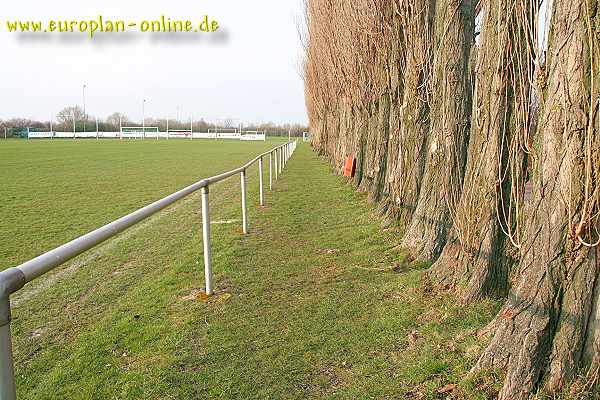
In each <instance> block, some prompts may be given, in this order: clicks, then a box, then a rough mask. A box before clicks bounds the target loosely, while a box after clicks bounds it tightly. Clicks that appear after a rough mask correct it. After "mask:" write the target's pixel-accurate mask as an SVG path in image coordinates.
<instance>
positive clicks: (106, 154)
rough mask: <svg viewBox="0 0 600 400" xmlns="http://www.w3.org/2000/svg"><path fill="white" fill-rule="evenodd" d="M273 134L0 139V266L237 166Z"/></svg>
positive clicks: (270, 144) (262, 147) (269, 144)
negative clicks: (239, 138)
mask: <svg viewBox="0 0 600 400" xmlns="http://www.w3.org/2000/svg"><path fill="white" fill-rule="evenodd" d="M276 143H277V142H272V141H269V142H245V143H240V142H236V141H210V140H207V141H194V142H189V141H181V140H170V141H166V140H164V141H159V142H155V141H150V140H148V141H141V140H140V141H129V140H125V141H116V140H115V141H100V142H98V141H96V140H77V141H72V140H55V141H47V140H46V141H34V140H31V141H23V140H10V141H2V142H0V198H1V199H2V203H1V204H0V221H2V224H0V238H1V239H0V269H4V268H6V267H9V266H13V265H15V264H18V263H20V262H23V261H26V260H28V259H29V258H32V257H34V256H36V255H38V254H40V253H43V252H44V251H47V250H49V249H51V248H52V247H55V246H58V245H60V244H62V243H64V242H66V241H68V240H70V239H73V238H75V237H77V236H79V235H81V234H84V233H86V232H88V231H89V230H91V229H93V228H96V227H98V226H101V225H103V224H105V223H107V222H110V221H112V220H114V219H116V218H118V217H120V216H122V215H124V214H126V213H128V212H131V211H134V210H136V209H138V208H140V207H142V206H144V205H146V204H147V203H150V202H152V201H154V200H157V199H159V198H161V197H164V196H165V195H167V194H170V193H172V192H174V191H175V190H177V189H180V188H182V187H184V186H187V185H189V184H191V183H193V182H195V181H197V180H199V179H201V178H205V177H208V176H211V175H213V174H215V173H217V172H221V171H225V170H227V169H231V168H234V167H238V166H240V165H241V164H243V163H244V162H246V161H248V160H249V159H251V158H253V157H254V156H255V155H256V154H259V153H261V152H263V151H265V150H267V149H269V148H271V147H274V146H275V145H276Z"/></svg>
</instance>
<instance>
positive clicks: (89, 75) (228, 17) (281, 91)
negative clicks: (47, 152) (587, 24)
mask: <svg viewBox="0 0 600 400" xmlns="http://www.w3.org/2000/svg"><path fill="white" fill-rule="evenodd" d="M4 3H5V4H3V5H2V13H1V14H0V49H2V56H1V58H2V62H1V63H0V72H1V75H0V76H1V82H2V84H1V86H2V87H0V118H1V119H6V118H10V117H26V118H35V119H43V120H49V119H50V118H51V117H53V116H55V115H56V113H57V112H58V111H59V110H60V109H61V108H63V107H64V106H66V105H75V104H77V105H81V104H82V103H83V99H82V97H83V94H82V86H83V84H86V85H87V89H86V106H87V107H86V108H87V112H88V113H89V114H90V115H93V116H99V117H101V118H104V117H106V116H107V115H108V114H110V113H112V112H114V111H121V112H124V113H125V114H127V115H128V116H129V117H130V118H131V119H134V120H141V115H142V99H143V98H147V99H148V101H147V103H146V116H156V117H166V116H170V117H171V118H174V117H175V114H176V108H177V107H178V106H179V108H180V110H181V111H180V115H181V119H184V116H185V119H187V118H189V115H190V113H193V115H194V118H196V119H199V118H205V119H209V120H212V121H215V120H218V119H220V118H240V119H241V120H242V121H245V122H267V121H273V122H301V123H304V122H306V120H307V117H306V110H305V105H304V92H303V83H302V79H301V77H300V74H299V70H300V68H299V65H300V62H301V57H302V48H301V44H300V40H299V38H298V33H297V21H298V20H299V19H301V16H302V0H255V1H248V0H195V1H193V0H169V1H165V0H144V1H141V0H93V1H92V0H88V1H81V0H53V1H40V0H19V1H5V2H4ZM161 14H164V15H165V16H168V17H171V18H172V19H176V18H181V19H190V20H192V21H200V20H201V19H202V17H203V16H204V15H205V14H208V15H209V16H210V17H211V18H214V19H216V20H218V22H219V24H220V26H221V29H220V30H219V34H217V35H214V36H211V34H209V35H206V34H200V33H196V34H194V33H187V34H180V35H173V34H148V33H133V34H129V33H126V34H124V35H123V34H103V35H102V36H96V37H95V38H94V39H89V38H87V37H86V36H85V35H84V34H80V33H67V34H65V33H51V34H50V33H47V34H44V33H41V34H40V33H37V34H34V33H31V34H28V35H27V34H15V33H8V32H7V27H6V20H14V19H21V20H26V19H34V20H41V21H45V22H46V21H49V20H51V19H56V20H58V19H60V20H65V19H66V20H70V19H73V18H78V19H89V18H96V17H97V16H98V15H102V16H103V17H104V18H105V19H109V18H110V19H115V20H116V19H123V20H125V21H128V20H133V21H140V20H142V19H149V20H150V19H156V18H158V17H160V15H161Z"/></svg>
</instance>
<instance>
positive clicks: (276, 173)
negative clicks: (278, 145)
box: [273, 149, 279, 180]
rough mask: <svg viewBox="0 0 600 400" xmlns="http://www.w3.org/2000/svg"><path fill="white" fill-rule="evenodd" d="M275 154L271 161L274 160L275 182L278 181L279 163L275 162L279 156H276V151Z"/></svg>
mask: <svg viewBox="0 0 600 400" xmlns="http://www.w3.org/2000/svg"><path fill="white" fill-rule="evenodd" d="M274 151H275V154H274V155H273V159H274V160H275V180H278V179H279V162H278V160H277V157H279V155H278V154H277V149H275V150H274Z"/></svg>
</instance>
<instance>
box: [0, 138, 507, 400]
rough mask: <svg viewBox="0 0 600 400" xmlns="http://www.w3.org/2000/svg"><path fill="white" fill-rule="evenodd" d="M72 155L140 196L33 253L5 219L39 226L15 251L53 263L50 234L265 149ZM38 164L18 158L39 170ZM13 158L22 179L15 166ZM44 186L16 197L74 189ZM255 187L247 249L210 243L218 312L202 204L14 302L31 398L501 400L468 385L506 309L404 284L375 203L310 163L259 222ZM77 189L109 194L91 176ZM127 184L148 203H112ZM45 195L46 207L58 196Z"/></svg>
mask: <svg viewBox="0 0 600 400" xmlns="http://www.w3.org/2000/svg"><path fill="white" fill-rule="evenodd" d="M202 143H204V142H202ZM55 144H57V143H51V144H49V143H45V144H44V143H39V144H35V145H34V146H39V147H38V148H37V150H36V152H37V154H38V156H37V157H46V158H48V159H53V157H52V156H51V155H50V154H53V153H54V151H55V150H54V149H53V148H52V147H51V146H54V145H55ZM81 144H83V143H81ZM20 145H22V144H20V143H19V144H11V146H20ZM60 145H61V146H67V147H66V148H65V149H64V150H62V151H63V153H62V156H61V157H58V156H56V159H58V158H61V159H63V160H64V159H68V161H63V162H65V163H67V164H69V165H71V166H75V165H77V164H79V165H80V168H77V167H75V168H74V169H77V170H79V169H83V165H84V164H85V163H86V162H87V160H88V159H89V158H94V159H96V158H97V157H98V154H103V157H99V158H102V159H104V158H106V160H107V161H102V162H100V161H98V162H92V163H91V164H92V165H95V164H100V163H102V164H103V165H104V167H103V168H98V169H97V170H96V171H100V170H103V171H104V172H105V173H107V174H109V175H112V176H114V175H115V174H116V171H120V170H122V168H120V162H113V161H110V160H111V159H114V157H117V158H119V157H120V160H122V162H123V163H125V162H129V165H131V166H132V169H133V170H134V171H136V172H135V174H136V175H135V177H136V179H132V180H128V183H126V185H130V186H129V188H127V187H122V186H121V185H122V184H123V183H122V182H114V181H113V183H112V185H111V184H110V183H107V182H105V183H104V185H105V186H104V187H105V191H106V193H107V194H106V197H104V199H111V198H116V197H117V196H120V197H119V199H120V201H117V202H115V203H116V204H118V205H119V207H123V208H119V209H118V210H117V209H115V208H114V207H116V205H113V203H112V202H106V201H103V202H98V201H90V202H89V203H87V204H89V205H90V209H91V210H92V211H89V209H88V210H87V212H88V213H87V214H78V216H77V217H75V216H73V215H72V214H70V213H65V214H60V215H59V213H60V212H61V211H57V210H55V211H53V212H52V213H51V214H49V215H48V217H49V218H54V219H53V221H54V223H55V224H58V226H54V227H52V228H47V229H49V230H50V231H53V232H55V235H54V236H46V234H44V236H43V237H39V236H38V234H36V233H35V232H36V230H35V229H31V227H32V225H35V224H36V222H35V218H31V217H30V216H29V215H28V214H27V213H24V214H25V215H26V216H23V217H22V216H21V215H15V216H11V218H13V222H12V224H14V223H15V222H14V221H20V220H21V218H23V219H24V221H29V222H27V223H23V224H21V223H20V222H19V223H16V225H17V226H11V227H10V229H11V230H12V231H11V232H12V233H11V234H12V235H19V237H20V238H21V240H25V238H28V235H32V237H31V241H32V242H33V241H34V239H35V238H36V237H37V240H39V241H44V245H43V246H42V247H41V248H47V247H48V246H49V245H50V244H55V242H52V243H49V242H48V241H47V239H55V236H56V235H60V236H61V239H60V240H59V239H56V241H58V242H60V241H61V240H62V238H65V236H68V237H70V236H74V229H75V228H74V227H80V229H82V230H86V229H89V228H91V227H93V226H95V225H97V224H98V223H99V222H106V220H110V219H111V216H114V215H120V214H122V213H123V212H126V211H128V210H130V209H131V208H135V207H137V206H138V205H141V204H143V203H145V202H147V201H149V200H152V199H155V198H158V197H160V196H161V195H162V194H165V193H166V192H169V191H171V190H172V189H173V188H177V187H179V186H182V185H183V184H186V183H189V182H190V181H193V180H194V179H196V178H198V177H202V176H206V175H208V174H210V173H211V172H216V171H218V170H223V169H226V168H225V167H226V166H225V165H216V163H215V161H214V160H215V157H216V155H215V154H212V155H211V154H210V153H211V152H212V153H214V152H217V151H221V152H222V151H228V152H229V153H230V154H231V156H229V157H228V158H227V163H230V164H229V165H227V166H228V167H231V166H235V165H237V164H239V162H238V161H239V160H241V159H246V158H249V157H248V155H249V153H251V152H258V151H259V150H260V149H259V148H258V147H245V146H240V144H237V145H235V146H234V145H233V144H231V146H233V147H230V148H228V149H227V150H224V149H223V148H222V147H218V148H217V147H213V148H211V147H210V145H208V144H207V145H206V146H207V147H204V148H203V147H202V146H200V145H198V147H197V148H196V147H195V146H196V145H195V144H194V145H193V146H194V147H193V148H192V147H190V148H186V147H185V144H183V143H180V144H176V145H173V146H178V147H177V149H178V150H177V153H178V155H170V154H171V152H170V151H169V150H170V148H169V147H163V149H162V150H161V149H159V148H158V147H157V148H152V147H151V146H150V144H140V143H138V144H133V143H131V144H129V145H126V146H131V148H135V150H131V152H130V153H127V155H122V154H121V153H119V152H118V149H116V148H113V149H114V150H113V152H111V151H110V150H109V149H108V148H106V149H104V148H100V146H101V145H108V146H111V145H113V144H109V143H102V144H98V147H93V148H89V149H87V150H86V152H87V154H83V151H82V152H78V153H77V154H73V155H71V154H70V153H72V150H73V149H76V148H77V147H75V145H76V144H72V145H69V144H66V143H65V144H62V143H61V144H60ZM85 145H88V144H87V143H85ZM116 145H118V144H116ZM123 145H125V144H123ZM169 145H171V144H169ZM190 145H191V144H190ZM68 146H73V147H70V148H69V147H68ZM89 146H94V144H91V143H90V144H89ZM136 146H137V147H136ZM163 146H167V145H166V144H163ZM179 146H181V147H179ZM213 146H225V144H223V145H220V144H214V145H213ZM227 146H230V145H227ZM254 146H257V145H256V144H255V145H254ZM259 147H260V146H259ZM69 149H70V150H69ZM34 150H35V148H33V149H32V150H31V153H30V152H28V151H27V149H25V150H23V149H21V150H19V151H20V152H21V153H24V154H29V157H30V159H36V157H34V156H33V154H32V153H33V151H34ZM0 151H5V148H3V147H0ZM123 151H126V150H123ZM14 152H15V150H11V151H10V152H9V153H10V154H12V153H14ZM119 154H121V155H119ZM183 154H184V155H183ZM135 155H144V156H147V157H148V158H147V159H152V160H154V162H155V164H161V165H175V164H176V165H178V168H177V170H178V171H179V172H177V177H172V176H169V175H168V174H166V173H164V174H158V173H157V175H156V176H154V175H153V174H152V173H149V172H147V169H146V168H142V167H141V166H138V164H142V163H141V162H135V161H131V160H129V157H133V156H135ZM11 157H13V161H12V163H13V164H14V165H16V166H17V167H16V168H15V169H16V170H19V167H20V164H21V162H18V161H17V159H18V157H16V156H14V155H12V156H11ZM71 157H73V158H71ZM163 157H164V158H163ZM164 159H168V161H162V160H164ZM179 160H181V161H179ZM209 160H212V161H209ZM138 161H139V159H138ZM3 162H5V161H3ZM169 163H172V164H169ZM145 164H147V163H145ZM188 168H189V169H191V170H198V171H194V172H190V171H188V170H186V169H188ZM32 172H33V171H31V170H30V172H29V173H27V174H24V175H20V178H11V176H10V175H4V178H3V180H6V181H9V182H12V184H14V185H16V184H17V182H20V185H21V187H23V183H22V182H21V181H20V180H21V179H29V180H33V179H36V180H37V181H38V183H43V182H45V181H46V180H50V179H51V180H54V182H56V185H59V184H60V182H63V180H64V178H62V177H61V175H60V173H58V172H57V175H58V176H52V175H53V174H52V173H51V172H50V171H48V170H44V171H42V172H41V174H43V176H44V177H45V178H43V179H42V178H32V177H31V176H32V175H33V174H32ZM255 172H256V171H255V170H253V171H252V172H251V173H250V179H249V182H248V187H249V205H250V208H249V210H250V230H251V232H250V234H249V235H247V236H245V237H244V236H242V235H241V234H240V223H239V222H234V223H232V224H215V225H213V226H212V229H213V235H212V237H213V254H214V272H215V282H216V287H217V294H216V295H215V296H214V297H213V298H211V300H210V301H208V302H205V301H202V300H200V299H198V298H196V297H194V296H190V294H194V293H196V291H197V290H198V289H201V287H202V282H203V274H202V261H201V260H202V249H201V234H200V228H201V226H200V222H201V216H200V209H199V206H200V204H199V196H198V195H197V194H195V195H192V196H191V197H190V198H189V199H188V200H185V201H183V202H182V203H181V204H180V205H179V206H175V207H173V208H170V209H167V210H165V211H164V212H162V213H161V214H160V215H158V216H157V217H155V218H153V219H151V220H149V222H147V223H144V225H143V227H142V228H139V229H136V230H134V231H132V232H130V233H126V234H125V235H126V236H125V238H124V239H123V236H121V237H120V238H117V239H116V240H113V241H111V242H108V243H107V244H105V245H103V246H102V247H100V248H99V249H97V250H96V251H95V252H94V253H92V254H91V255H88V256H82V257H81V258H79V259H77V260H74V261H73V262H72V263H70V264H68V265H66V266H64V267H62V268H61V269H60V270H59V271H57V272H54V273H52V274H51V275H50V276H49V277H48V278H49V279H50V281H51V284H47V285H42V284H38V285H35V284H34V285H33V286H32V287H30V288H26V289H25V292H24V293H23V294H20V295H19V296H16V297H15V299H14V300H16V303H17V305H16V306H15V307H14V310H13V315H14V321H13V333H14V342H15V358H16V368H17V384H18V390H19V395H20V396H21V398H27V399H29V398H31V399H34V398H35V399H63V398H69V399H113V398H115V399H117V398H118V399H138V398H139V399H142V398H143V399H198V398H219V399H242V398H243V399H245V398H251V399H305V398H332V399H333V398H336V399H338V398H339V399H356V398H358V399H371V398H376V399H387V398H413V399H419V398H430V399H433V398H445V397H446V396H447V394H440V393H438V389H439V388H441V387H443V386H444V385H446V384H449V383H459V387H458V388H457V389H455V390H454V392H453V396H454V398H461V397H463V398H481V399H484V398H486V396H488V395H489V393H490V392H494V391H495V390H497V388H496V387H494V386H493V384H494V382H488V381H486V380H484V379H481V380H479V381H468V382H463V378H464V376H465V374H466V372H467V371H468V369H469V368H470V366H471V365H472V364H473V362H474V360H475V359H476V357H477V355H478V353H479V351H480V348H481V346H482V343H480V342H479V341H478V339H477V337H476V335H475V332H476V330H477V329H478V328H480V327H482V326H484V325H485V324H486V323H487V322H488V321H489V320H490V319H491V318H492V317H493V316H494V313H495V311H496V310H497V304H493V303H481V304H478V305H473V306H467V307H463V306H459V305H457V304H455V303H454V301H453V298H452V297H451V296H450V295H444V294H434V293H426V292H424V291H423V286H422V284H421V278H422V274H423V271H422V269H421V268H420V267H419V266H416V265H415V266H412V265H408V266H406V267H403V268H396V267H397V266H398V265H399V264H403V263H405V261H404V259H405V255H404V254H403V253H401V252H399V251H398V250H397V249H398V244H399V240H400V237H399V235H398V232H397V231H396V230H395V229H387V230H382V229H381V228H380V224H379V222H378V219H377V217H376V215H375V212H374V210H372V209H371V208H370V207H369V206H367V203H366V201H365V197H364V196H363V195H362V194H359V193H356V192H355V191H354V190H353V188H352V187H351V186H349V185H346V184H345V181H344V180H343V178H340V177H337V176H334V175H333V174H331V171H330V169H329V167H328V166H327V164H326V163H325V162H324V161H322V160H320V159H319V158H318V157H317V156H316V155H315V154H314V153H313V152H312V151H311V150H310V149H309V148H308V147H307V146H305V145H302V146H300V147H299V149H298V151H297V152H296V154H294V157H293V158H292V160H291V161H290V163H289V164H288V167H287V169H286V171H285V172H284V174H283V176H282V177H281V179H280V180H279V181H278V182H277V183H276V184H275V190H274V191H273V192H267V197H266V201H267V205H266V207H263V208H259V207H256V203H257V187H256V186H257V180H258V179H257V176H256V173H255ZM186 174H188V175H186ZM138 177H144V178H145V179H137V178H138ZM77 179H87V184H90V182H96V181H97V179H94V177H88V176H87V175H86V174H83V173H82V172H81V171H79V175H78V176H77ZM120 179H125V178H124V177H121V178H120ZM107 180H108V181H110V179H109V178H107ZM138 180H141V181H142V182H138ZM146 180H148V181H149V182H147V181H146ZM184 181H185V182H184ZM72 185H74V186H77V185H79V183H72ZM81 185H83V186H81V187H84V186H85V184H83V183H82V184H81ZM132 185H138V186H135V187H138V188H139V189H140V191H141V192H142V193H143V194H142V195H141V196H140V197H139V198H138V199H131V198H127V197H128V196H127V195H126V194H121V195H118V193H121V192H124V191H125V190H126V189H132V188H133V186H132ZM238 185H239V179H235V178H234V179H232V180H229V181H227V182H225V183H223V184H222V185H218V186H217V187H215V188H214V189H212V190H211V207H212V213H213V215H212V218H211V219H212V220H213V221H218V220H228V219H238V220H239V218H240V216H239V213H240V212H239V193H238ZM46 187H49V188H50V189H47V190H46V191H45V194H44V196H42V195H40V196H37V197H35V199H36V202H38V203H40V204H41V203H44V202H46V201H48V196H49V195H50V194H52V193H55V192H56V191H57V190H53V189H51V187H52V185H49V186H46ZM59 187H62V186H59ZM153 188H154V189H153ZM3 190H5V189H3ZM61 190H62V189H61ZM34 192H35V191H34V190H30V191H29V196H30V197H34V196H33V194H32V193H34ZM95 192H97V194H99V193H101V192H102V191H101V190H95ZM112 192H116V193H117V194H111V193H112ZM77 193H78V191H76V190H73V191H71V195H72V196H77ZM23 196H25V195H23ZM61 196H62V195H61ZM92 197H93V196H92ZM123 203H125V204H126V206H124V205H123ZM14 210H16V211H14V212H17V213H21V211H19V210H20V209H19V208H18V207H17V208H15V209H14ZM85 211H86V210H83V211H81V212H82V213H83V212H85ZM2 213H3V214H2V215H3V218H4V215H5V214H4V213H5V211H4V210H3V211H2ZM38 215H41V216H45V214H44V213H41V214H38ZM61 215H62V216H61ZM80 218H82V219H83V220H85V221H81V220H80ZM88 219H89V220H88ZM84 225H85V226H84ZM63 230H68V231H69V232H66V233H65V232H63ZM3 246H4V245H3ZM3 249H4V250H3V251H8V250H10V251H11V253H10V254H9V255H7V256H3V257H4V259H5V260H6V259H8V260H15V261H16V260H21V259H23V258H24V257H28V256H29V255H31V249H24V250H23V249H20V246H16V247H13V248H3ZM12 250H15V251H18V252H19V253H18V254H17V255H16V256H15V255H14V254H13V253H12ZM36 251H37V250H36ZM33 253H35V251H33ZM394 269H396V270H398V271H402V272H400V273H396V272H394ZM42 279H44V278H42ZM28 291H29V292H30V293H31V292H32V291H33V293H34V294H35V296H32V295H29V296H28V295H27V293H28Z"/></svg>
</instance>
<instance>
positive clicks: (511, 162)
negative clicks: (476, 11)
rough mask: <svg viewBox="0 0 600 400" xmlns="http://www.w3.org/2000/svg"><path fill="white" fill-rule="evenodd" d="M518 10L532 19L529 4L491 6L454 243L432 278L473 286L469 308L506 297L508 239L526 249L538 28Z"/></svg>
mask: <svg viewBox="0 0 600 400" xmlns="http://www.w3.org/2000/svg"><path fill="white" fill-rule="evenodd" d="M517 7H525V10H527V11H528V13H527V14H526V15H528V16H529V15H532V12H531V11H532V10H531V2H529V1H527V0H524V1H520V0H519V1H517V0H499V1H488V2H486V3H484V8H485V11H484V13H485V15H484V22H483V27H482V35H481V42H480V45H479V49H478V51H477V58H478V59H477V69H476V73H475V76H476V79H475V86H476V88H475V96H474V97H475V99H474V104H473V120H474V121H475V122H474V123H473V126H472V128H471V136H470V143H469V148H468V153H467V154H468V158H467V167H466V173H465V183H464V185H463V190H462V193H461V198H460V201H459V203H458V205H457V207H456V210H455V214H454V218H453V222H454V226H453V229H452V231H451V233H450V238H449V240H448V243H447V244H446V246H445V247H444V251H443V252H442V254H441V256H440V258H439V259H438V260H437V261H436V263H435V264H434V265H433V267H432V268H431V270H430V273H429V277H430V280H431V281H432V282H433V283H435V284H437V285H439V286H451V287H454V286H456V285H457V284H458V283H459V282H466V286H465V287H464V288H461V289H462V290H461V295H462V298H463V301H465V302H469V301H475V300H480V299H482V298H485V297H488V296H499V297H500V296H505V295H506V292H507V290H508V277H509V271H510V266H511V265H512V264H514V262H515V261H514V258H513V257H512V255H513V254H514V253H516V251H515V249H514V247H513V244H512V243H511V241H510V240H509V239H508V238H507V235H506V233H509V234H511V235H512V237H513V243H514V244H515V245H517V244H518V242H519V229H520V224H519V222H521V221H519V219H518V217H519V211H521V210H520V207H519V206H520V205H521V203H522V200H523V198H522V195H521V194H522V192H523V187H524V176H525V163H524V159H525V152H524V150H523V149H524V148H525V146H526V145H527V143H526V141H525V140H526V139H527V137H528V132H527V129H528V126H529V117H530V113H529V103H530V98H529V93H530V85H529V79H530V76H529V75H530V72H529V71H532V60H529V59H528V52H527V48H528V43H527V32H528V29H529V28H531V27H532V26H533V25H532V23H531V21H523V20H522V19H520V18H519V14H518V13H517V12H516V11H515V10H516V9H517ZM521 213H522V211H521Z"/></svg>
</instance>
